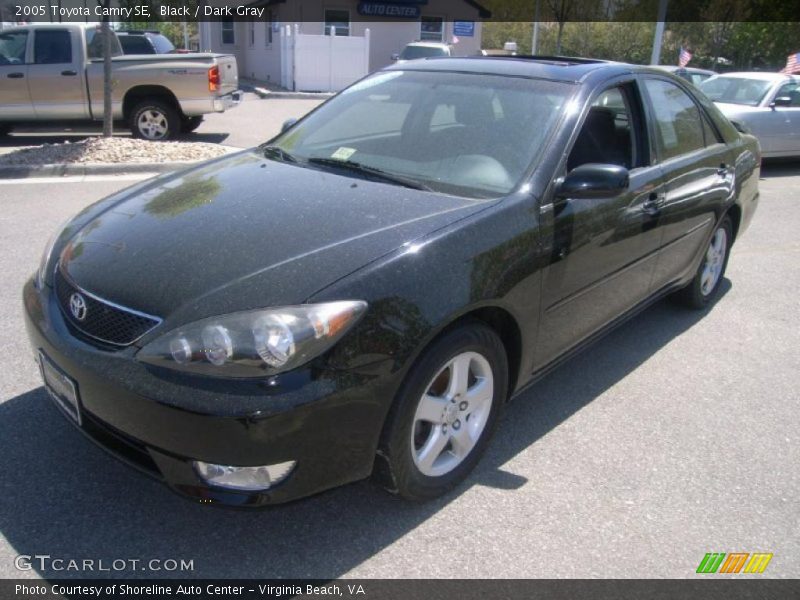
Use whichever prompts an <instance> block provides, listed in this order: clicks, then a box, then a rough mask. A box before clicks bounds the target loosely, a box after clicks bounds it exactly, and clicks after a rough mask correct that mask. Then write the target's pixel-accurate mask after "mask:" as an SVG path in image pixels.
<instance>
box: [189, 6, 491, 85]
mask: <svg viewBox="0 0 800 600" xmlns="http://www.w3.org/2000/svg"><path fill="white" fill-rule="evenodd" d="M217 1H219V2H220V3H222V2H224V0H217ZM210 3H214V0H211V2H210ZM434 3H435V4H434ZM250 6H251V7H258V8H263V9H264V11H263V13H262V14H261V16H259V17H256V18H253V19H252V20H249V21H245V20H238V19H234V18H227V19H225V20H221V21H206V22H201V23H200V49H201V50H203V51H212V52H224V53H229V54H234V55H235V56H236V58H237V61H238V64H239V73H240V75H241V76H242V77H248V78H251V79H257V80H260V81H267V82H272V83H275V84H280V83H281V68H282V67H281V65H282V57H281V53H282V47H281V39H280V38H281V35H285V31H286V26H287V25H288V26H291V27H292V28H293V31H297V32H298V33H300V34H302V35H320V36H321V35H324V34H327V33H329V32H330V28H331V27H334V28H335V31H336V35H337V36H352V37H363V36H364V35H365V31H366V30H367V29H369V31H370V35H369V40H368V42H367V43H368V65H367V72H371V71H375V70H377V69H380V68H382V67H384V66H386V65H388V64H390V63H391V61H392V54H394V53H396V52H399V51H400V50H402V49H403V47H404V46H405V45H406V44H407V43H409V42H413V41H436V42H445V43H453V42H455V43H454V44H453V53H454V54H455V55H457V56H469V55H474V54H477V53H478V52H479V51H480V49H481V22H480V19H481V18H486V17H488V16H489V13H488V11H486V9H484V8H483V7H482V6H480V5H479V4H477V2H475V1H474V0H430V2H428V1H427V0H418V1H410V0H285V1H280V0H277V1H276V0H261V1H257V2H254V3H253V4H251V5H250ZM368 18H381V19H385V20H381V21H370V20H367V19H368ZM295 27H296V29H295ZM283 68H284V69H285V68H286V67H285V57H284V67H283ZM362 74H365V73H362Z"/></svg>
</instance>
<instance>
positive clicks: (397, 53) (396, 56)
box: [392, 52, 400, 62]
mask: <svg viewBox="0 0 800 600" xmlns="http://www.w3.org/2000/svg"><path fill="white" fill-rule="evenodd" d="M398 60H400V53H399V52H395V53H394V54H392V61H394V62H397V61H398Z"/></svg>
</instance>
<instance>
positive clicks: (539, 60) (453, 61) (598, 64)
mask: <svg viewBox="0 0 800 600" xmlns="http://www.w3.org/2000/svg"><path fill="white" fill-rule="evenodd" d="M385 70H387V71H404V70H405V71H411V70H414V71H457V72H462V73H476V74H486V75H506V76H510V77H529V78H532V79H553V80H557V81H565V82H573V83H574V82H579V81H582V80H583V79H585V78H586V77H588V76H589V75H590V74H593V73H605V75H606V76H607V77H613V76H615V75H618V74H619V75H622V74H625V73H630V72H632V71H642V72H645V71H650V72H657V71H654V70H653V69H650V68H649V67H642V66H639V65H630V64H627V63H616V62H610V61H603V60H595V59H590V58H575V57H566V56H524V55H516V56H465V57H458V58H451V57H431V58H423V59H419V60H415V61H412V62H410V63H403V64H395V65H391V66H389V67H386V69H385ZM662 73H663V71H662Z"/></svg>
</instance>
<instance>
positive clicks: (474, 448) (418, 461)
mask: <svg viewBox="0 0 800 600" xmlns="http://www.w3.org/2000/svg"><path fill="white" fill-rule="evenodd" d="M507 388H508V360H507V358H506V352H505V348H504V347H503V343H502V342H501V340H500V338H499V337H498V336H497V334H496V333H495V332H494V331H493V330H492V329H490V328H489V327H487V326H486V325H483V324H481V323H470V324H467V325H463V326H461V327H459V328H458V329H455V330H453V331H451V332H450V333H448V334H446V335H444V336H443V337H441V338H440V339H439V340H437V341H436V342H434V343H433V345H432V346H431V347H430V348H428V349H427V350H426V351H425V353H424V354H423V356H422V357H421V358H420V359H419V360H418V361H417V364H416V365H415V366H414V368H413V370H412V371H411V372H410V373H409V374H408V376H407V378H406V381H405V382H404V384H403V386H402V387H401V391H400V393H399V395H398V398H397V399H396V401H395V405H394V406H393V408H392V411H391V413H390V416H389V418H388V420H387V423H386V426H385V428H384V432H383V435H382V439H381V448H380V451H379V456H380V458H379V459H378V462H377V463H376V477H378V479H379V481H380V482H381V483H382V484H383V485H384V487H386V488H387V489H388V490H389V491H391V492H393V493H397V494H399V495H401V496H403V497H405V498H408V499H410V500H425V499H428V498H435V497H436V496H440V495H442V494H444V493H445V492H447V491H448V490H449V489H451V488H452V487H454V486H455V485H457V484H458V483H459V482H461V481H462V480H463V479H464V478H466V476H467V475H468V474H469V472H470V471H472V469H473V468H474V467H475V465H476V464H477V463H478V461H479V460H480V458H481V456H482V454H483V453H484V451H485V450H486V447H487V445H488V442H489V439H490V438H491V436H492V433H493V431H494V428H495V425H496V422H497V416H498V414H499V412H500V409H501V407H502V404H503V402H504V401H505V398H506V392H507Z"/></svg>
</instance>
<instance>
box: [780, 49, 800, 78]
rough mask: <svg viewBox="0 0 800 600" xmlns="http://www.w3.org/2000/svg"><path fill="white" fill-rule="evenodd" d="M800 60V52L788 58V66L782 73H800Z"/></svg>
mask: <svg viewBox="0 0 800 600" xmlns="http://www.w3.org/2000/svg"><path fill="white" fill-rule="evenodd" d="M798 58H800V52H795V53H794V54H790V55H789V56H787V57H786V66H785V67H783V69H781V73H789V74H792V73H797V72H800V67H798V66H797V59H798Z"/></svg>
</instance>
